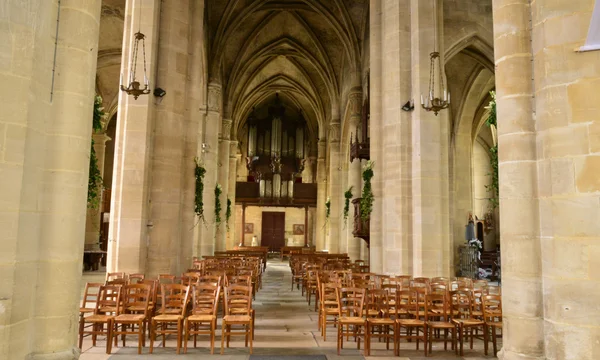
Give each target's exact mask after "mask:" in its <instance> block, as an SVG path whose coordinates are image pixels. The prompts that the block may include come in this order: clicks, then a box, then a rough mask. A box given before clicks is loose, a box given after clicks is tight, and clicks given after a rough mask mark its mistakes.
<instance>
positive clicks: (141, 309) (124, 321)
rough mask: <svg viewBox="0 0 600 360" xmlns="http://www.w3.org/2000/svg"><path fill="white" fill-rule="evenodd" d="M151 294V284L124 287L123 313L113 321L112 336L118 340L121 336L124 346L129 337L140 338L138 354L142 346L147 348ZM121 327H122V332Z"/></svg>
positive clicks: (122, 293)
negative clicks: (146, 336) (147, 323)
mask: <svg viewBox="0 0 600 360" xmlns="http://www.w3.org/2000/svg"><path fill="white" fill-rule="evenodd" d="M151 293H152V290H151V285H149V284H131V285H125V286H123V289H122V290H121V298H122V299H123V300H122V307H123V313H121V314H119V315H117V316H116V317H115V318H114V320H113V333H112V336H113V337H114V338H115V340H116V339H118V337H119V335H121V340H122V341H123V346H125V345H126V337H127V335H137V336H138V354H141V353H142V346H145V343H146V338H145V333H146V320H147V319H148V316H149V304H150V298H151V295H152V294H151ZM119 325H120V326H121V329H120V330H119ZM115 344H116V341H115ZM109 354H110V351H109Z"/></svg>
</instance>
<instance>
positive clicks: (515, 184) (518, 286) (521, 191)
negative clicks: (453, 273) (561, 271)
mask: <svg viewBox="0 0 600 360" xmlns="http://www.w3.org/2000/svg"><path fill="white" fill-rule="evenodd" d="M530 17H531V8H530V6H529V1H526V0H521V1H513V0H510V1H508V0H498V1H495V2H494V42H495V45H496V47H495V51H494V52H495V57H496V91H497V99H498V101H497V116H498V148H499V181H500V234H501V236H502V237H501V245H500V246H501V251H502V285H503V290H502V296H503V309H502V310H503V316H504V317H503V323H504V327H503V338H504V341H503V354H502V355H501V358H504V359H525V358H527V359H543V358H544V323H543V320H542V316H543V312H544V309H543V306H542V285H541V281H542V277H541V276H542V274H541V271H542V265H541V259H540V238H539V236H540V234H539V212H538V208H539V203H538V199H537V196H538V194H537V189H536V183H537V164H536V160H537V154H536V129H535V119H534V114H533V111H534V107H533V104H534V103H533V95H534V93H533V81H532V80H531V79H532V76H533V74H532V63H531V62H532V54H531V23H530V20H531V18H530ZM568 139H569V140H568V141H572V140H573V139H572V138H568ZM596 207H597V204H596ZM557 220H558V219H557ZM562 221H564V220H559V222H562ZM577 261H581V259H578V260H577Z"/></svg>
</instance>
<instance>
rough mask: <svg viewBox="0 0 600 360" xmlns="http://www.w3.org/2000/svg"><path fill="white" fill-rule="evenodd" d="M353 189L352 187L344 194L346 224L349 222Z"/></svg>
mask: <svg viewBox="0 0 600 360" xmlns="http://www.w3.org/2000/svg"><path fill="white" fill-rule="evenodd" d="M352 188H353V186H350V188H349V189H348V190H346V192H345V193H344V224H346V222H347V221H348V213H349V212H350V199H352Z"/></svg>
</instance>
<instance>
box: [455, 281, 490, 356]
mask: <svg viewBox="0 0 600 360" xmlns="http://www.w3.org/2000/svg"><path fill="white" fill-rule="evenodd" d="M472 303H473V297H472V295H471V293H470V292H469V291H465V290H456V291H451V292H450V314H451V317H452V320H451V321H452V323H454V324H455V325H456V326H457V327H458V340H459V341H460V356H464V352H463V344H464V338H465V336H466V334H467V332H468V331H469V330H470V332H471V334H470V338H471V344H470V346H471V349H473V338H474V336H473V330H474V329H481V330H482V331H483V338H484V340H483V341H484V351H485V355H487V353H488V347H487V345H488V342H487V332H486V331H485V322H484V321H483V320H481V319H476V318H475V317H473V313H472V309H473V304H472Z"/></svg>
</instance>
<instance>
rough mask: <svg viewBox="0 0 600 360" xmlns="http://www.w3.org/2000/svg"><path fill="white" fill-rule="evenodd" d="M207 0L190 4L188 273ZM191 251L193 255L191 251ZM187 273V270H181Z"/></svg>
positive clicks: (196, 236)
mask: <svg viewBox="0 0 600 360" xmlns="http://www.w3.org/2000/svg"><path fill="white" fill-rule="evenodd" d="M204 9H205V6H204V0H199V1H191V2H190V11H189V13H190V24H191V25H190V34H191V38H190V41H189V55H188V59H189V60H188V74H189V76H188V82H187V84H186V91H185V94H186V119H187V126H186V129H187V130H186V131H185V155H184V158H183V159H182V162H183V165H182V166H183V169H184V171H185V175H184V178H183V185H182V188H183V201H182V204H181V210H180V213H181V221H182V224H181V248H180V255H179V257H180V259H181V264H180V265H181V266H182V267H185V268H186V269H187V268H188V267H189V265H190V264H191V263H192V259H193V257H194V256H199V255H200V254H199V252H200V228H201V227H202V226H204V225H203V224H201V223H199V222H198V218H197V216H196V214H195V212H194V201H195V195H196V177H195V162H194V160H195V159H200V158H201V156H202V147H201V145H202V144H201V143H202V134H203V127H202V125H203V123H204V120H203V119H204V117H205V116H206V79H205V77H204V76H205V75H204V74H205V69H204V66H205V65H204V64H205V62H204V56H203V54H204V47H205V46H206V44H205V43H204ZM190 64H193V66H190ZM190 249H191V251H190ZM182 270H184V269H182Z"/></svg>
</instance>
